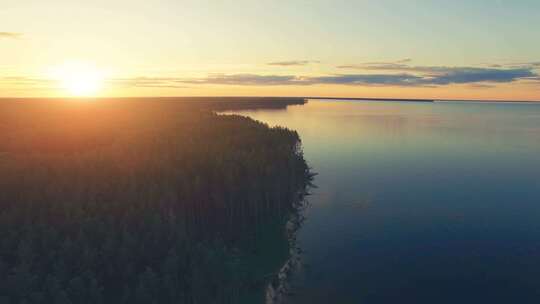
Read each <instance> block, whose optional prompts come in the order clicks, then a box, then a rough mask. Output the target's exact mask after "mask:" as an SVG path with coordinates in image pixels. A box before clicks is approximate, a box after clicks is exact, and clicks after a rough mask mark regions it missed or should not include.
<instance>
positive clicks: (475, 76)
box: [338, 60, 540, 86]
mask: <svg viewBox="0 0 540 304" xmlns="http://www.w3.org/2000/svg"><path fill="white" fill-rule="evenodd" d="M408 62H410V60H400V61H395V62H369V63H362V64H357V65H341V66H338V68H341V69H354V70H363V71H384V72H394V73H397V72H401V73H406V74H412V75H414V76H416V77H417V79H416V80H413V79H412V78H411V80H412V81H407V82H406V83H407V84H408V85H411V84H413V85H418V86H421V85H448V84H467V83H504V82H513V81H517V80H522V79H531V78H534V77H538V74H537V73H536V72H535V71H534V70H535V68H536V67H537V66H540V62H529V63H524V64H521V65H512V66H503V65H494V64H491V65H489V66H488V67H448V66H413V65H409V64H408ZM385 75H386V74H385Z"/></svg>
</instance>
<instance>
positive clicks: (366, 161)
mask: <svg viewBox="0 0 540 304" xmlns="http://www.w3.org/2000/svg"><path fill="white" fill-rule="evenodd" d="M241 113H242V114H245V115H248V116H250V117H253V118H255V119H258V120H261V121H264V122H267V123H268V124H270V125H281V126H286V127H288V128H291V129H294V130H297V131H298V132H299V134H300V136H301V138H302V141H303V147H304V153H305V157H306V159H307V160H308V162H309V164H310V166H311V167H312V168H313V170H314V171H315V172H317V173H318V174H319V175H318V176H317V177H316V179H315V184H316V185H317V186H318V188H317V189H314V190H313V195H312V196H310V197H309V202H310V203H311V206H310V207H309V208H308V209H307V210H306V217H307V220H306V222H305V224H304V225H303V227H302V228H301V230H300V231H299V245H300V247H301V248H302V249H303V250H304V254H303V256H302V261H303V263H304V266H303V267H301V269H299V270H298V271H297V272H296V273H295V274H294V275H293V276H292V279H291V282H292V293H293V294H292V295H291V296H290V297H289V301H288V302H290V303H430V304H431V303H540V105H538V104H536V105H535V104H508V103H458V102H455V103H452V102H440V103H406V102H375V101H373V102H369V101H354V102H353V101H351V102H348V101H310V102H309V103H308V104H307V105H304V106H291V107H289V108H288V109H287V110H269V111H243V112H241Z"/></svg>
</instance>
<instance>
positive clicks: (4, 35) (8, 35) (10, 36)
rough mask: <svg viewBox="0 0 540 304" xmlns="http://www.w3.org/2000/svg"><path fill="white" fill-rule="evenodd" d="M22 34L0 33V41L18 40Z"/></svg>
mask: <svg viewBox="0 0 540 304" xmlns="http://www.w3.org/2000/svg"><path fill="white" fill-rule="evenodd" d="M22 35H23V34H21V33H14V32H0V39H2V38H5V39H19V38H21V37H22Z"/></svg>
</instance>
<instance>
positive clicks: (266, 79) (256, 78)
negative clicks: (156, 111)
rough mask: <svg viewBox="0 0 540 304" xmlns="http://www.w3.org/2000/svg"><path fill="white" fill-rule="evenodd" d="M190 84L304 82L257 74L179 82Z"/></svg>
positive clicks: (213, 76) (216, 75) (280, 76)
mask: <svg viewBox="0 0 540 304" xmlns="http://www.w3.org/2000/svg"><path fill="white" fill-rule="evenodd" d="M180 81H181V82H185V83H192V84H219V85H257V86H269V85H293V84H299V85H302V84H306V83H305V80H303V79H302V78H300V77H297V76H293V75H257V74H211V75H209V76H207V77H204V78H197V79H191V80H180Z"/></svg>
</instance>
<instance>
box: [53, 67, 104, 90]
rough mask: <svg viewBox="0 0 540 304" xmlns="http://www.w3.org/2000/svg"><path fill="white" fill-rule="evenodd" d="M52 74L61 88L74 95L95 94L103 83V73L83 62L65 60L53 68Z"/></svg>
mask: <svg viewBox="0 0 540 304" xmlns="http://www.w3.org/2000/svg"><path fill="white" fill-rule="evenodd" d="M53 74H54V78H55V79H56V80H57V81H58V82H59V86H60V87H61V88H62V90H64V91H65V92H66V93H67V94H68V95H70V96H74V97H92V96H96V95H98V94H99V92H100V90H101V89H102V87H103V83H104V75H103V73H102V72H101V71H100V70H99V69H98V68H96V67H95V66H93V65H91V64H89V63H85V62H66V63H64V64H62V65H60V66H58V67H57V68H55V69H54V70H53Z"/></svg>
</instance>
